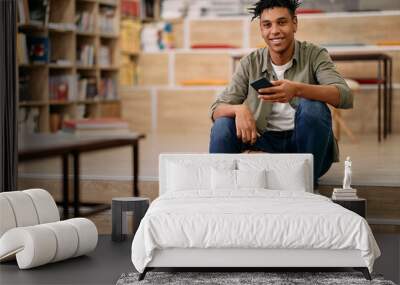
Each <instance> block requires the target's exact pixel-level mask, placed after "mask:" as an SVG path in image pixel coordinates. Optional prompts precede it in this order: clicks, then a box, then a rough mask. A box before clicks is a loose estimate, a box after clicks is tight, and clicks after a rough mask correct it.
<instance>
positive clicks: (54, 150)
mask: <svg viewBox="0 0 400 285" xmlns="http://www.w3.org/2000/svg"><path fill="white" fill-rule="evenodd" d="M144 137H145V136H144V135H143V134H137V133H132V134H129V135H118V136H102V137H94V136H91V137H88V136H87V137H84V136H76V135H71V134H32V135H28V136H25V137H22V138H20V142H19V144H18V160H19V161H21V162H22V161H29V160H37V159H45V158H49V157H53V156H59V157H61V159H62V173H63V199H62V207H63V217H64V219H65V218H68V216H69V214H68V203H69V197H68V196H69V195H68V176H69V173H68V171H69V165H68V162H69V157H70V156H72V158H73V189H74V200H73V208H74V216H75V217H78V216H81V212H80V207H81V205H83V203H81V202H80V155H81V154H82V153H85V152H91V151H96V150H102V149H109V148H115V147H122V146H132V166H133V167H132V194H133V196H139V188H138V172H139V140H140V139H143V138H144ZM86 204H88V203H86ZM89 205H92V206H93V205H94V206H95V207H96V208H95V209H94V211H91V212H90V213H87V214H92V213H94V212H99V211H102V210H104V209H109V208H110V205H109V204H93V203H92V204H89Z"/></svg>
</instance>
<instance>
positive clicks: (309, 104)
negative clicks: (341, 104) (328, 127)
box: [297, 99, 331, 124]
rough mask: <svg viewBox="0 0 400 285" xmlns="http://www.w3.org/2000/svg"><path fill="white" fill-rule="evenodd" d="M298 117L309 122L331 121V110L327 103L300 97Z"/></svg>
mask: <svg viewBox="0 0 400 285" xmlns="http://www.w3.org/2000/svg"><path fill="white" fill-rule="evenodd" d="M297 111H298V114H297V116H298V118H299V119H300V120H304V121H306V122H309V123H313V124H314V123H316V124H318V123H322V122H328V123H330V122H331V112H330V111H329V108H328V106H326V104H325V103H323V102H320V101H315V100H308V99H300V102H299V105H298V110H297Z"/></svg>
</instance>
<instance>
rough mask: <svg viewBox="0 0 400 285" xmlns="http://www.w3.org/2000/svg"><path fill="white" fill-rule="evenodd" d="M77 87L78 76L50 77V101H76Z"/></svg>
mask: <svg viewBox="0 0 400 285" xmlns="http://www.w3.org/2000/svg"><path fill="white" fill-rule="evenodd" d="M76 94H77V87H76V76H75V75H72V74H68V75H50V77H49V99H50V100H56V101H74V100H76V96H77V95H76Z"/></svg>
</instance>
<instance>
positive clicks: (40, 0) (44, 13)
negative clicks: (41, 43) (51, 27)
mask: <svg viewBox="0 0 400 285" xmlns="http://www.w3.org/2000/svg"><path fill="white" fill-rule="evenodd" d="M28 8H29V17H27V19H29V23H36V24H42V25H47V23H48V22H49V12H50V2H49V1H48V0H28Z"/></svg>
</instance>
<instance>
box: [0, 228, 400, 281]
mask: <svg viewBox="0 0 400 285" xmlns="http://www.w3.org/2000/svg"><path fill="white" fill-rule="evenodd" d="M375 238H376V240H377V242H378V245H379V247H380V249H381V251H382V256H381V257H380V258H379V259H377V260H376V262H375V266H374V272H375V273H379V274H383V276H384V277H385V279H388V280H392V281H393V282H395V283H399V281H400V276H399V268H400V263H399V260H400V235H383V234H375ZM130 246H131V238H130V239H127V240H125V241H124V242H120V243H117V242H112V241H111V238H110V236H109V235H102V236H100V237H99V243H98V245H97V248H96V249H95V251H93V252H92V253H90V254H89V255H87V256H81V257H77V258H74V259H69V260H65V261H61V262H58V263H53V264H48V265H45V266H42V267H37V268H34V269H29V270H19V269H18V266H17V264H16V263H15V262H8V263H4V264H1V265H0V284H2V285H17V284H18V285H22V284H24V285H25V284H32V285H36V284H37V285H39V284H40V285H43V284H99V285H100V284H115V283H116V282H117V280H118V278H119V277H120V276H121V274H122V273H125V272H133V271H134V267H133V265H132V262H131V259H130ZM310 271H312V270H310Z"/></svg>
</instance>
